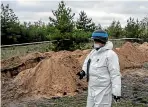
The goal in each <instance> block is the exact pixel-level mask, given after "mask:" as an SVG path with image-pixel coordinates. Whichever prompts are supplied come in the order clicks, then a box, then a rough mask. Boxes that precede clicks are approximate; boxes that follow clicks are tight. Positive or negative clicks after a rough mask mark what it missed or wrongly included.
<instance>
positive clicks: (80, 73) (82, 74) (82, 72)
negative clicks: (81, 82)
mask: <svg viewBox="0 0 148 107" xmlns="http://www.w3.org/2000/svg"><path fill="white" fill-rule="evenodd" d="M77 75H78V76H79V79H83V77H84V76H85V72H84V71H83V70H82V71H80V72H78V73H77Z"/></svg>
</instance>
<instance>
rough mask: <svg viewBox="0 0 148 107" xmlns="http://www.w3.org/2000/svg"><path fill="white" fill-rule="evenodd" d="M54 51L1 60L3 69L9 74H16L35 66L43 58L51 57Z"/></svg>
mask: <svg viewBox="0 0 148 107" xmlns="http://www.w3.org/2000/svg"><path fill="white" fill-rule="evenodd" d="M51 54H53V52H48V53H47V52H46V53H44V54H42V53H40V52H35V53H30V54H28V55H26V56H22V57H21V56H20V57H19V56H16V57H12V58H10V59H7V60H3V61H2V62H1V71H2V72H4V73H7V74H8V76H15V75H17V74H18V73H19V72H21V71H23V70H25V69H29V68H32V67H35V66H36V65H37V64H38V63H39V62H40V61H41V60H43V59H45V58H47V57H50V56H51Z"/></svg>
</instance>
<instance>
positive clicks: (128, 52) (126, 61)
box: [115, 42, 148, 70]
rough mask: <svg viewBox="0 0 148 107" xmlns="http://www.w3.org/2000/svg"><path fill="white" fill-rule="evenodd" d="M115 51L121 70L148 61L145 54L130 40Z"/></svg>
mask: <svg viewBox="0 0 148 107" xmlns="http://www.w3.org/2000/svg"><path fill="white" fill-rule="evenodd" d="M115 52H116V53H117V54H118V56H119V61H120V67H121V70H124V69H127V68H137V67H141V66H142V64H143V63H144V62H148V56H147V54H146V53H145V52H142V51H140V50H139V49H138V48H136V47H135V46H133V45H132V43H130V42H127V43H125V44H124V45H123V46H122V47H121V48H120V49H118V50H115Z"/></svg>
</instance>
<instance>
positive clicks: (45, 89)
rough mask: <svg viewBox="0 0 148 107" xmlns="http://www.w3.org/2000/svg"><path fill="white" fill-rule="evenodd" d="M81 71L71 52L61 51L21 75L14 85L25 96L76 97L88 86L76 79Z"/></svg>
mask: <svg viewBox="0 0 148 107" xmlns="http://www.w3.org/2000/svg"><path fill="white" fill-rule="evenodd" d="M80 70H81V66H80V64H79V62H78V60H77V59H75V58H73V57H72V55H71V52H68V51H61V52H57V53H55V54H53V55H52V56H51V57H50V58H49V59H44V60H43V61H41V62H40V63H39V64H38V65H37V66H35V67H34V68H31V69H27V70H25V71H22V72H21V73H19V74H18V76H17V77H16V78H15V79H14V84H16V85H17V86H18V87H19V88H20V89H21V90H23V91H22V93H23V92H24V93H25V96H33V95H40V96H48V97H49V96H63V95H74V94H75V93H76V92H77V91H79V89H81V90H82V89H84V87H86V86H87V85H86V82H84V81H85V80H83V81H80V80H79V79H78V78H77V77H76V73H77V72H79V71H80Z"/></svg>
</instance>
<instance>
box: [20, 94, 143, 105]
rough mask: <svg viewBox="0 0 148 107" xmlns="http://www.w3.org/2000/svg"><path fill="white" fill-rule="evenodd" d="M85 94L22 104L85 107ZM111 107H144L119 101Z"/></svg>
mask: <svg viewBox="0 0 148 107" xmlns="http://www.w3.org/2000/svg"><path fill="white" fill-rule="evenodd" d="M86 100H87V92H84V93H81V94H78V95H76V96H74V97H68V96H67V97H62V98H57V99H45V98H42V99H40V100H38V101H30V102H28V103H27V104H24V105H25V107H86ZM20 107H21V106H20ZM112 107H146V105H145V104H136V103H133V102H132V101H131V100H129V99H127V100H125V99H124V100H123V99H122V100H121V101H120V102H118V103H117V104H115V103H114V102H113V105H112Z"/></svg>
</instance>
